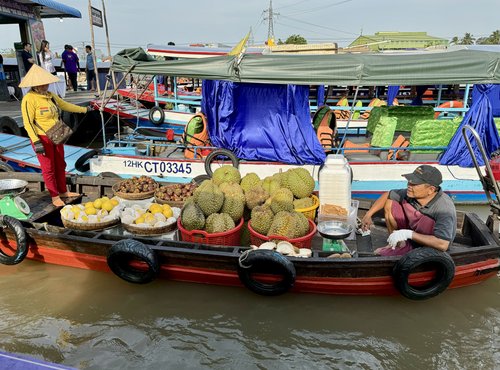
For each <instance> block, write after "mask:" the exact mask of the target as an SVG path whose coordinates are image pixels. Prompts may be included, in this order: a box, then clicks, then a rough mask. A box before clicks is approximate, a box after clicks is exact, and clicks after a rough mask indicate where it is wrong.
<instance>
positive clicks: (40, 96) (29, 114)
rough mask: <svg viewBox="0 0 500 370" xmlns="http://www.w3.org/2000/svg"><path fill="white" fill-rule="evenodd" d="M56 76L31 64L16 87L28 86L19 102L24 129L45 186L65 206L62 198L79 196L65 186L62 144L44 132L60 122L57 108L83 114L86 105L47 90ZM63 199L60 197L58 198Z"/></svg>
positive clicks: (53, 199)
mask: <svg viewBox="0 0 500 370" xmlns="http://www.w3.org/2000/svg"><path fill="white" fill-rule="evenodd" d="M54 82H59V78H58V77H57V76H54V75H52V74H50V73H49V72H47V71H46V70H45V69H43V68H41V67H39V66H37V65H36V64H34V65H33V66H32V67H31V68H30V70H29V71H28V73H27V74H26V76H24V78H23V79H22V81H21V83H20V84H19V87H31V90H30V91H29V92H28V93H27V94H26V95H25V96H24V98H23V100H22V102H21V112H22V114H23V122H24V128H25V129H26V131H27V132H28V136H29V138H30V139H31V144H32V146H33V149H34V150H35V153H36V155H37V157H38V161H39V162H40V167H41V168H42V175H43V179H44V181H45V186H46V187H47V190H48V191H49V193H50V196H51V197H52V204H54V205H55V206H56V207H62V206H64V204H65V203H64V201H63V199H64V198H68V197H73V196H78V195H79V194H77V193H71V192H68V189H67V187H66V162H65V161H64V144H54V143H53V142H52V141H51V140H50V139H49V138H48V137H47V136H46V134H45V133H46V132H47V130H49V129H50V128H51V127H52V126H54V125H55V124H56V123H57V122H58V121H59V109H61V110H64V111H67V112H72V113H85V112H87V111H88V110H90V107H89V108H85V107H80V106H78V105H74V104H71V103H68V102H66V101H64V100H62V99H61V98H60V97H59V96H57V95H56V94H53V93H51V92H49V91H48V88H49V84H51V83H54ZM61 198H63V199H61Z"/></svg>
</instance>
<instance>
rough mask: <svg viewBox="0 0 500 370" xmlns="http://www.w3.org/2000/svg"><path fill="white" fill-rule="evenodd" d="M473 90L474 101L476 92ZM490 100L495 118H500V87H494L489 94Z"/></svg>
mask: <svg viewBox="0 0 500 370" xmlns="http://www.w3.org/2000/svg"><path fill="white" fill-rule="evenodd" d="M475 91H476V90H472V100H475V99H476V97H475V96H474V92H475ZM488 98H489V99H490V103H491V109H492V112H493V117H500V85H494V86H493V87H492V88H491V89H490V91H489V92H488Z"/></svg>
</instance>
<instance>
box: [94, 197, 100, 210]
mask: <svg viewBox="0 0 500 370" xmlns="http://www.w3.org/2000/svg"><path fill="white" fill-rule="evenodd" d="M93 204H94V208H96V209H101V207H102V200H101V199H96V200H94V203H93Z"/></svg>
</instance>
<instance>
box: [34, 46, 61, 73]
mask: <svg viewBox="0 0 500 370" xmlns="http://www.w3.org/2000/svg"><path fill="white" fill-rule="evenodd" d="M38 58H39V60H40V66H41V67H42V68H44V69H45V70H46V71H47V72H49V73H51V74H53V75H54V76H55V75H57V72H56V69H55V67H54V64H53V63H52V59H53V54H52V52H51V51H50V48H49V42H48V41H47V40H42V43H41V44H40V52H39V53H38Z"/></svg>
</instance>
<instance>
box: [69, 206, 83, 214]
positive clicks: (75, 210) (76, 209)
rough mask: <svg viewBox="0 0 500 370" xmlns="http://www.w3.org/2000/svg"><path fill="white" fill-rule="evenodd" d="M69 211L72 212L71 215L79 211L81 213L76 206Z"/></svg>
mask: <svg viewBox="0 0 500 370" xmlns="http://www.w3.org/2000/svg"><path fill="white" fill-rule="evenodd" d="M71 210H72V211H73V213H76V212H78V213H80V211H81V209H80V207H78V206H73V207H71Z"/></svg>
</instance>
